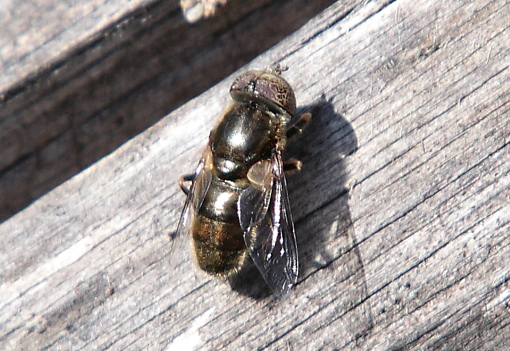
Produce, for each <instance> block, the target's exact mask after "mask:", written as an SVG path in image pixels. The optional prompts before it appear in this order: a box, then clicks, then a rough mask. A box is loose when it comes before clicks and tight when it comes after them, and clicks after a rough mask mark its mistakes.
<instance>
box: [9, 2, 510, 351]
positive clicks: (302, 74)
mask: <svg viewBox="0 0 510 351" xmlns="http://www.w3.org/2000/svg"><path fill="white" fill-rule="evenodd" d="M341 6H342V4H340V3H337V4H335V5H333V6H332V7H330V8H329V9H328V10H326V11H325V12H323V13H322V14H321V15H320V16H318V17H317V18H315V19H314V20H312V21H311V22H310V23H308V24H307V25H306V26H304V27H303V28H302V29H300V30H299V31H298V32H296V33H295V34H293V35H291V36H290V37H288V38H287V39H286V40H284V41H283V42H282V43H280V44H279V45H278V46H276V47H275V48H273V49H272V50H270V51H268V52H267V53H266V54H264V55H262V56H260V57H259V58H257V59H256V60H255V61H253V62H252V63H250V65H249V67H251V68H253V67H265V66H268V65H269V64H271V63H272V62H274V61H278V60H282V61H283V63H284V64H287V65H288V66H289V67H290V70H289V71H288V72H286V73H285V75H286V77H287V78H288V80H289V81H290V82H291V83H292V84H293V86H295V88H296V93H297V96H298V102H299V104H300V105H301V106H305V107H307V106H308V107H310V106H312V109H313V111H314V119H313V121H312V123H311V125H310V127H309V129H308V130H307V131H306V133H304V134H303V135H302V137H301V139H300V140H299V142H295V143H294V144H292V145H290V146H289V150H288V151H289V152H288V153H287V155H288V156H289V157H290V156H292V157H298V158H300V159H301V160H302V161H303V163H304V167H303V170H302V172H300V173H298V174H296V175H293V176H292V177H289V179H288V183H289V196H290V199H291V204H292V210H293V215H294V219H295V222H296V232H297V235H298V245H299V248H300V250H299V251H300V260H301V265H300V268H301V274H300V281H299V284H298V285H297V286H296V287H295V289H294V290H293V291H292V292H291V293H290V296H288V298H285V299H282V300H275V299H273V298H271V297H267V296H266V295H265V292H264V288H263V286H262V285H260V286H259V285H258V284H259V283H256V281H257V280H256V279H255V278H254V277H249V278H246V279H245V280H248V281H250V282H251V283H253V285H242V284H243V282H242V281H241V282H239V284H240V285H238V286H236V289H237V290H238V291H239V292H236V291H232V289H231V287H230V286H229V285H228V284H226V283H224V282H217V281H215V280H212V279H210V278H209V277H206V276H204V275H202V274H200V273H199V272H196V270H195V269H194V268H193V265H192V263H191V262H190V259H189V257H188V256H187V255H186V254H185V251H179V250H174V251H172V250H171V248H170V244H169V241H168V237H167V234H168V232H170V231H171V230H173V229H175V226H176V223H177V220H178V218H179V215H180V210H181V206H182V204H183V203H184V196H183V195H182V194H181V193H180V190H179V189H178V187H177V185H176V184H175V180H176V179H177V178H178V176H179V175H180V174H181V173H185V172H188V171H190V170H192V169H193V168H194V166H195V164H196V161H197V160H198V157H199V155H200V153H201V151H202V150H201V148H202V147H203V146H204V145H205V142H206V139H207V136H208V132H209V129H210V128H211V126H212V125H213V123H214V121H215V119H216V118H217V116H218V115H219V114H220V113H221V110H222V109H223V107H224V106H225V104H226V103H227V102H228V94H227V93H226V92H227V90H228V85H229V83H230V81H231V80H232V77H229V78H227V79H226V80H224V81H222V82H221V83H220V84H218V85H217V86H215V87H214V88H213V89H210V90H208V91H207V92H205V93H204V94H202V95H201V96H199V97H198V98H196V99H194V100H192V101H190V102H189V103H188V104H186V105H185V106H183V107H182V108H180V109H178V110H177V111H175V112H173V113H172V114H170V115H169V116H168V117H167V118H165V119H163V120H162V121H161V122H159V123H158V124H156V125H155V126H154V127H152V128H150V129H149V130H147V131H146V132H144V133H143V134H142V135H140V136H138V137H136V138H134V139H133V140H131V141H130V142H128V143H126V144H125V145H124V146H123V147H121V148H120V149H118V150H117V151H116V152H115V153H113V154H111V155H110V156H108V157H105V158H104V159H103V160H101V161H100V162H98V163H97V164H95V165H93V166H92V167H90V168H89V169H87V170H86V171H84V172H81V173H80V174H78V175H77V176H75V177H74V178H72V179H71V180H70V181H68V182H66V183H65V184H63V185H62V186H60V187H58V188H57V189H56V190H54V191H52V192H50V193H49V194H47V195H45V196H44V197H43V198H42V199H41V200H39V201H37V202H36V203H34V204H33V205H32V206H30V207H29V208H27V209H26V210H24V211H22V212H21V213H19V214H18V215H16V216H15V217H13V218H12V219H10V220H8V221H6V222H5V223H3V224H2V225H1V226H0V238H2V239H1V240H2V248H1V251H0V252H1V254H0V267H1V269H0V276H1V280H2V282H3V283H2V285H1V287H0V301H1V307H0V309H1V313H0V326H1V327H0V344H1V345H2V347H3V348H13V349H14V348H16V349H42V348H54V349H57V348H63V349H81V348H94V349H106V348H112V349H139V348H144V349H158V350H159V349H170V350H172V349H176V350H182V349H186V348H185V347H187V348H188V349H211V350H218V349H228V350H230V349H238V350H253V349H274V350H286V349H292V350H312V349H325V350H329V349H331V350H333V349H335V350H339V349H349V350H351V349H364V350H389V349H391V350H403V349H416V350H422V349H434V350H435V349H455V350H458V349H462V350H505V349H507V348H508V346H509V345H508V340H509V336H510V331H509V325H510V324H509V321H510V311H509V308H508V303H509V296H510V294H509V291H510V287H509V281H510V280H509V278H510V269H509V268H508V265H507V257H508V256H509V253H510V252H509V251H510V249H509V248H510V245H509V236H508V230H509V224H510V206H509V200H510V190H509V188H510V187H509V185H510V184H509V183H510V173H509V168H510V166H509V165H510V162H509V161H510V153H509V152H508V151H509V138H508V136H509V134H510V124H509V122H508V117H507V116H508V115H509V107H510V94H509V91H510V79H509V78H510V70H509V62H510V61H509V60H508V58H509V49H508V48H509V45H508V44H509V42H510V28H509V25H508V21H507V20H506V19H507V18H508V17H509V14H510V5H509V4H508V3H507V2H506V1H474V2H471V3H469V4H465V3H464V4H461V3H458V2H435V3H432V2H427V1H408V0H407V1H406V0H399V1H394V2H391V3H384V2H381V3H368V4H365V5H363V6H360V7H358V8H356V9H355V10H354V11H353V12H351V13H350V14H349V15H348V16H347V17H345V18H339V17H338V16H339V13H341V11H339V9H340V8H341ZM321 95H324V97H325V100H323V101H322V102H321ZM250 294H252V295H253V296H251V297H250V296H247V295H250Z"/></svg>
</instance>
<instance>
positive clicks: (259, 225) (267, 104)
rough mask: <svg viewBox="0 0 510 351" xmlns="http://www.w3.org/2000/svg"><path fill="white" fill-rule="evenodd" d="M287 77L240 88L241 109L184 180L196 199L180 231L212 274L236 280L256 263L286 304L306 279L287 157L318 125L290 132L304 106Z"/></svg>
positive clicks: (267, 75)
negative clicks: (289, 142)
mask: <svg viewBox="0 0 510 351" xmlns="http://www.w3.org/2000/svg"><path fill="white" fill-rule="evenodd" d="M280 73H281V70H280V69H279V67H276V68H271V69H269V70H267V71H249V72H246V73H244V74H242V75H241V76H239V77H238V78H237V79H236V80H235V81H234V83H233V84H232V86H231V88H230V94H231V96H232V98H233V100H234V102H233V103H232V105H230V106H229V107H228V108H227V110H226V111H225V112H224V114H223V115H222V117H221V118H220V120H219V121H218V122H217V124H216V126H215V127H214V129H213V130H212V132H211V134H210V137H209V145H208V146H207V148H206V149H205V151H204V153H203V155H202V158H201V160H200V162H199V165H198V167H197V169H196V171H195V174H193V175H189V176H184V177H183V178H181V187H182V188H183V190H184V192H185V193H187V195H188V196H187V200H186V204H185V206H184V210H183V213H182V216H181V220H180V222H179V226H178V229H177V235H178V236H179V235H184V234H186V232H188V231H189V233H190V234H191V237H192V246H193V251H194V254H195V257H196V261H197V263H198V266H199V267H200V268H201V269H202V270H204V271H205V272H207V273H209V274H213V275H217V276H224V277H228V276H229V275H231V274H233V273H236V272H237V271H238V270H239V269H240V268H241V266H242V265H243V262H244V261H245V259H246V258H247V255H249V256H251V258H252V259H253V261H254V263H255V265H256V266H257V268H258V269H259V271H260V272H261V273H262V276H263V277H264V279H265V281H266V282H267V284H268V285H269V287H270V288H271V290H272V291H273V292H274V293H275V294H277V295H279V296H280V295H284V294H286V293H287V292H288V291H289V290H290V288H291V287H292V286H293V285H294V284H295V283H296V280H297V275H298V254H297V246H296V238H295V233H294V225H293V223H292V217H291V213H290V206H289V199H288V195H287V183H286V180H285V175H284V171H283V169H284V163H283V161H282V151H283V150H284V148H285V142H286V139H287V135H288V134H289V135H290V134H294V133H295V132H296V130H297V131H300V129H299V127H298V126H300V125H302V124H304V123H303V121H307V120H308V119H309V118H310V114H305V115H303V117H302V119H301V120H300V122H298V123H296V125H295V126H293V127H290V128H287V124H288V122H289V121H290V119H291V117H292V115H293V114H294V113H295V111H296V100H295V96H294V92H293V90H292V88H291V87H290V85H289V84H288V83H287V82H286V81H285V80H284V79H283V78H282V77H281V76H280ZM297 164H300V163H295V165H297ZM186 180H188V181H192V183H191V187H190V189H189V190H188V189H185V188H184V186H183V182H184V181H186Z"/></svg>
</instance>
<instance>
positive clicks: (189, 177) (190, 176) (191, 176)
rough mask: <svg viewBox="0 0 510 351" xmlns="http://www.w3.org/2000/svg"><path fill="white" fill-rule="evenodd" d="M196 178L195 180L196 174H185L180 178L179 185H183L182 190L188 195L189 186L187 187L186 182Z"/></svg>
mask: <svg viewBox="0 0 510 351" xmlns="http://www.w3.org/2000/svg"><path fill="white" fill-rule="evenodd" d="M194 180H195V175H194V174H185V175H183V176H181V177H180V178H179V186H180V187H181V190H182V191H183V193H184V194H186V195H188V194H189V188H187V187H185V186H184V183H185V182H192V181H194Z"/></svg>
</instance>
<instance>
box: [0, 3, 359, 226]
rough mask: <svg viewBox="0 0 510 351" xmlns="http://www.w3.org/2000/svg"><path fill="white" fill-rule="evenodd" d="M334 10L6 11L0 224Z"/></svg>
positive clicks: (244, 6)
mask: <svg viewBox="0 0 510 351" xmlns="http://www.w3.org/2000/svg"><path fill="white" fill-rule="evenodd" d="M332 2H333V0H320V1H317V0H297V1H295V0H294V1H293V0H286V1H271V0H253V1H249V2H246V1H239V0H237V1H231V2H229V3H228V4H227V5H225V6H223V7H221V8H219V9H218V11H217V15H216V16H215V17H214V18H212V19H209V20H204V21H201V22H199V23H198V24H196V25H193V26H191V25H189V24H188V23H187V22H185V21H184V19H183V16H182V13H181V10H180V8H179V4H178V2H177V1H168V0H153V1H149V0H136V1H126V0H115V1H105V0H84V1H81V2H79V3H75V2H72V3H71V2H62V1H59V0H21V1H12V3H5V2H4V3H2V4H1V5H0V6H4V7H5V11H4V12H2V10H3V9H2V8H0V33H1V34H2V35H0V50H1V51H0V54H1V55H0V150H2V152H1V153H0V221H2V220H3V219H5V218H6V217H8V216H10V215H12V214H13V213H15V212H16V211H18V210H20V209H21V208H23V207H24V206H26V205H27V204H29V203H30V202H31V201H33V200H34V199H36V198H38V197H39V196H41V195H42V194H44V193H45V192H47V191H48V190H49V189H51V188H53V187H54V186H56V185H58V184H60V183H62V182H63V181H65V180H67V179H69V178H70V177H71V176H72V175H74V174H75V173H77V172H78V171H80V170H81V169H83V168H85V167H87V166H89V165H90V164H91V163H92V162H94V161H96V160H97V159H99V158H100V157H102V156H104V155H106V154H107V153H109V152H111V151H113V150H114V149H115V148H116V147H118V146H119V145H120V144H121V143H123V142H125V141H126V140H128V139H129V138H131V137H133V136H134V135H135V134H137V133H139V132H141V131H143V130H145V129H146V128H148V127H149V126H151V125H152V124H153V123H155V122H156V121H157V120H159V119H160V118H161V117H163V116H164V115H165V114H167V113H168V112H169V111H171V110H172V109H175V108H176V107H177V106H179V105H180V104H182V103H184V102H186V101H187V100H189V99H190V98H192V97H193V96H196V95H198V94H200V93H201V92H203V91H204V90H205V89H207V88H209V87H210V86H211V85H213V84H215V83H216V82H218V81H219V80H221V79H223V78H224V77H225V76H226V75H228V74H230V73H231V72H233V71H234V70H235V69H236V68H238V67H240V66H242V65H244V64H245V63H246V62H248V61H249V60H250V59H252V58H254V57H256V56H257V55H258V54H260V53H262V52H263V51H264V50H266V49H268V48H269V47H271V46H272V45H274V44H276V43H277V42H278V41H280V40H281V39H283V38H284V37H285V36H287V35H288V34H290V33H291V32H293V31H295V30H297V29H298V28H299V27H300V26H302V25H303V24H304V23H305V22H306V21H308V20H309V19H310V18H312V17H313V16H315V15H316V14H317V13H319V12H320V11H321V10H323V9H324V8H326V6H327V5H329V4H331V3H332ZM356 2H357V1H351V2H347V3H346V5H345V8H344V11H348V9H349V8H350V7H352V6H353V5H352V4H351V3H356Z"/></svg>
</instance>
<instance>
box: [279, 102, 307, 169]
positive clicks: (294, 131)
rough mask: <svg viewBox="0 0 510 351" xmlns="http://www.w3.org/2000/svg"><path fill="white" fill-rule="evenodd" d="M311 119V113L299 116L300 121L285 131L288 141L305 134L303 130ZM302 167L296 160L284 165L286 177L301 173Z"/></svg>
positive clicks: (286, 162)
mask: <svg viewBox="0 0 510 351" xmlns="http://www.w3.org/2000/svg"><path fill="white" fill-rule="evenodd" d="M311 118H312V114H311V113H310V112H306V113H303V114H302V115H301V116H299V119H298V120H297V121H296V123H294V124H293V125H291V126H290V127H289V128H287V130H286V131H285V134H286V136H287V139H290V138H293V137H295V136H296V135H299V134H301V133H302V132H303V129H305V128H306V126H307V125H308V123H309V122H310V119H311ZM302 166H303V163H302V162H301V161H299V160H296V159H290V160H288V161H285V162H284V163H283V171H284V172H285V174H286V175H289V174H294V173H296V172H299V171H300V170H301V167H302Z"/></svg>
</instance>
